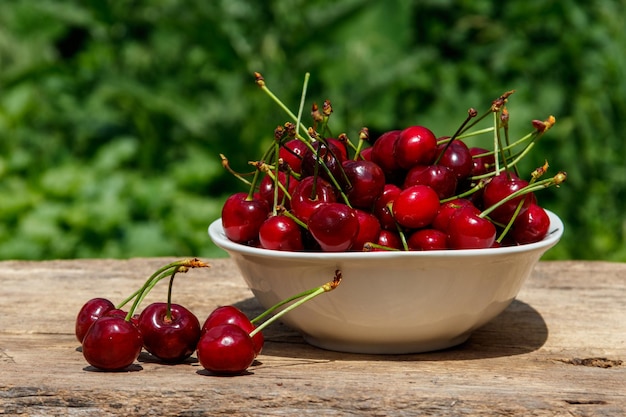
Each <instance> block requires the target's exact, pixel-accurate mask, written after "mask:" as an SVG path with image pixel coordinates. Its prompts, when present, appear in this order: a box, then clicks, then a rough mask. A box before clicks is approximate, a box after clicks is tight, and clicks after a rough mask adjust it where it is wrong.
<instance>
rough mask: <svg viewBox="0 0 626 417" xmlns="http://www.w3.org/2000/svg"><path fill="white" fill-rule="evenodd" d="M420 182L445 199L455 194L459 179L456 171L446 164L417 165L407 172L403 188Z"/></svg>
mask: <svg viewBox="0 0 626 417" xmlns="http://www.w3.org/2000/svg"><path fill="white" fill-rule="evenodd" d="M418 184H422V185H428V186H429V187H430V188H432V189H433V190H435V191H436V192H437V195H438V196H439V198H440V199H441V200H443V199H445V198H448V197H452V196H453V195H454V193H455V191H456V187H457V179H456V175H455V174H454V172H453V171H452V170H451V169H450V168H448V167H446V166H443V165H417V166H414V167H413V168H411V169H410V170H409V172H407V174H406V177H405V178H404V184H403V188H408V187H410V186H412V185H418Z"/></svg>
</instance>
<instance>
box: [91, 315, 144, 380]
mask: <svg viewBox="0 0 626 417" xmlns="http://www.w3.org/2000/svg"><path fill="white" fill-rule="evenodd" d="M142 346H143V339H142V337H141V333H140V332H139V329H137V327H136V326H135V325H134V324H133V323H131V322H130V321H126V320H124V319H123V318H120V317H116V316H107V317H101V318H99V319H98V320H96V321H95V322H94V323H93V324H92V325H91V327H89V330H88V331H87V334H85V338H84V339H83V349H82V350H83V356H84V357H85V360H86V361H87V362H88V363H89V364H90V365H92V366H94V367H96V368H98V369H102V370H105V371H118V370H123V369H125V368H128V367H129V366H130V365H132V363H133V362H134V361H135V360H136V359H137V358H138V357H139V353H141V348H142Z"/></svg>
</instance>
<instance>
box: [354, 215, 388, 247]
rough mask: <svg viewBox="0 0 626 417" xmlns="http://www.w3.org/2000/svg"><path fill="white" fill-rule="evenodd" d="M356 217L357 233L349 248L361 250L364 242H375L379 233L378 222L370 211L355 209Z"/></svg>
mask: <svg viewBox="0 0 626 417" xmlns="http://www.w3.org/2000/svg"><path fill="white" fill-rule="evenodd" d="M354 213H355V214H356V217H357V219H358V220H359V233H358V234H357V236H356V238H355V239H354V243H353V244H352V248H351V250H353V251H362V250H363V246H364V245H365V244H366V243H377V242H378V235H379V234H380V229H381V228H380V222H379V221H378V219H377V218H376V216H374V215H373V214H372V213H370V212H368V211H364V210H359V209H355V210H354Z"/></svg>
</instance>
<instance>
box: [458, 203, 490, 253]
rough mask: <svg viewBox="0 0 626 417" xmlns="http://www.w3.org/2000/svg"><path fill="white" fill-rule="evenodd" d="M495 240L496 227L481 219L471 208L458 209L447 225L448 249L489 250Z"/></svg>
mask: <svg viewBox="0 0 626 417" xmlns="http://www.w3.org/2000/svg"><path fill="white" fill-rule="evenodd" d="M495 239H496V227H495V226H494V225H493V223H491V222H490V221H489V220H487V219H485V218H482V217H480V216H479V214H478V213H477V212H476V210H475V209H474V208H473V207H463V208H460V209H458V210H457V211H456V212H455V213H454V214H453V215H452V217H451V218H450V222H449V224H448V246H449V247H450V249H484V248H490V247H491V246H492V245H493V243H494V242H495Z"/></svg>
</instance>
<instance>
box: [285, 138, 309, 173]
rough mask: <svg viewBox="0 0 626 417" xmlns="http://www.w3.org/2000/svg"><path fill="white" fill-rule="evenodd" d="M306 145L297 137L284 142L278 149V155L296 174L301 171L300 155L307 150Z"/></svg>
mask: <svg viewBox="0 0 626 417" xmlns="http://www.w3.org/2000/svg"><path fill="white" fill-rule="evenodd" d="M307 149H308V148H307V146H306V144H305V143H304V142H302V141H301V140H299V139H291V140H288V141H287V142H285V143H284V145H283V146H281V147H280V149H279V151H278V157H279V158H282V160H283V162H285V163H286V164H288V165H289V167H290V168H291V169H292V170H293V171H294V172H297V173H298V174H299V173H300V172H302V155H304V153H305V152H306V151H307Z"/></svg>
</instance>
